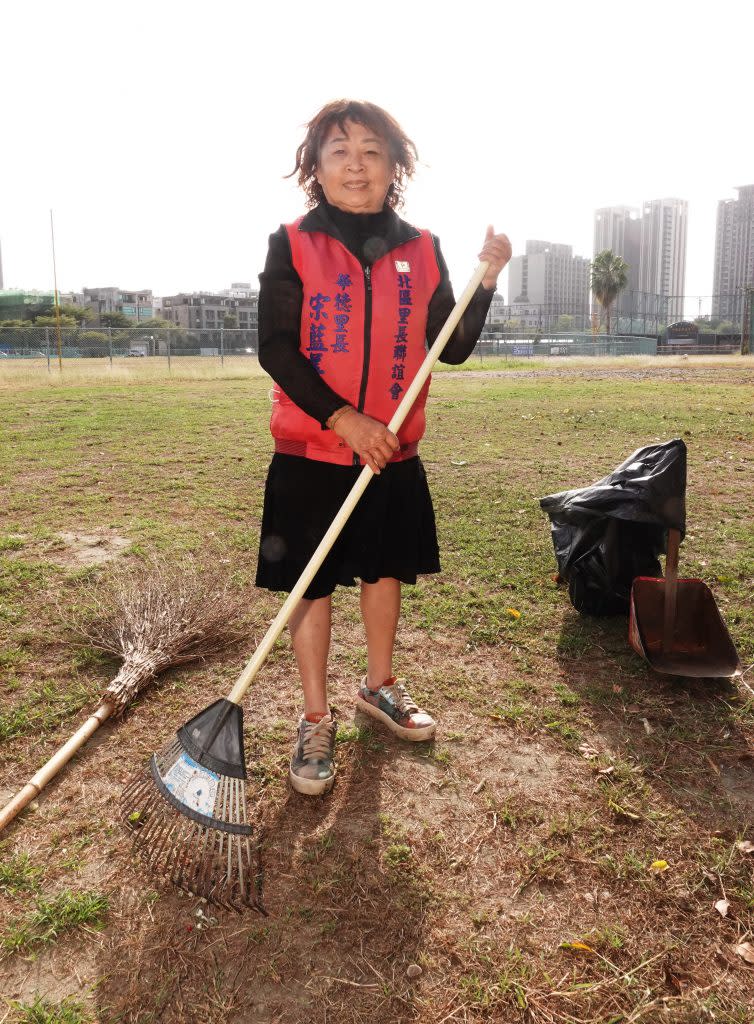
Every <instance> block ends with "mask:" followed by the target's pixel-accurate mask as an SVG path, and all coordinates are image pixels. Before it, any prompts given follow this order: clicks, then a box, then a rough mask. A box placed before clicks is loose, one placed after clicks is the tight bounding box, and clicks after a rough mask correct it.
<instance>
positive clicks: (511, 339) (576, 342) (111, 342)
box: [0, 321, 740, 365]
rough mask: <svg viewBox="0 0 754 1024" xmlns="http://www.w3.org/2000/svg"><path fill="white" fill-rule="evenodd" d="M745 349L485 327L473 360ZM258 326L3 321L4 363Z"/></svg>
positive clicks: (226, 335) (102, 354)
mask: <svg viewBox="0 0 754 1024" xmlns="http://www.w3.org/2000/svg"><path fill="white" fill-rule="evenodd" d="M739 350H740V340H739V339H738V338H735V339H731V338H725V337H722V336H721V337H719V338H712V337H708V336H705V335H700V336H699V339H698V341H687V340H679V341H668V340H667V339H663V338H662V337H660V338H652V337H649V338H646V337H641V336H636V335H634V336H630V335H629V336H627V335H620V334H610V335H606V334H592V333H590V332H586V331H584V332H578V333H575V332H574V333H568V334H565V333H561V334H558V333H549V334H547V335H540V334H539V333H538V332H537V331H534V330H531V331H529V332H526V330H525V329H523V330H522V329H519V330H517V331H513V332H509V333H504V332H496V331H493V330H490V328H489V325H487V327H486V328H485V330H484V332H483V334H482V338H481V339H480V341H479V342H478V343H477V345H476V347H475V349H474V352H473V355H472V357H471V358H472V359H478V360H480V361H481V362H484V360H485V359H490V358H495V359H504V360H509V359H510V360H513V359H542V358H550V357H563V356H598V357H599V356H602V357H605V356H607V357H615V356H663V355H679V354H685V355H686V354H696V355H714V354H719V355H726V354H730V353H733V352H738V351H739ZM256 354H257V332H256V330H239V329H227V330H215V331H206V330H205V331H191V330H184V329H181V328H170V329H168V328H165V329H156V330H155V329H152V330H149V331H144V330H139V328H116V327H113V328H103V329H101V330H91V329H87V328H78V329H73V328H64V329H62V330H61V331H60V335H59V337H58V332H57V330H56V329H55V328H54V327H15V326H14V327H3V325H2V321H0V364H2V362H3V361H4V360H8V359H37V360H45V361H46V362H47V364H48V365H50V364H51V363H53V362H56V361H57V360H58V356H59V355H60V357H61V358H62V359H66V360H67V359H103V360H109V361H110V362H111V363H112V361H113V360H114V359H118V360H120V359H123V358H133V359H153V360H154V359H161V360H167V362H168V364H169V363H170V362H171V360H173V359H180V358H182V357H186V356H193V357H204V358H213V359H216V360H218V361H219V362H220V363H223V362H224V360H225V359H226V358H229V357H246V356H256Z"/></svg>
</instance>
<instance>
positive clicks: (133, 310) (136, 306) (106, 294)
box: [84, 288, 154, 325]
mask: <svg viewBox="0 0 754 1024" xmlns="http://www.w3.org/2000/svg"><path fill="white" fill-rule="evenodd" d="M84 301H85V303H86V305H87V306H89V308H90V309H91V310H92V312H93V313H94V317H95V320H94V322H95V323H97V322H98V321H99V318H100V316H102V314H103V313H123V315H124V316H127V317H128V318H129V320H133V321H134V323H135V324H137V325H138V324H139V323H140V322H141V321H142V320H151V319H152V317H153V316H154V303H153V299H152V292H151V291H149V290H148V289H145V290H143V291H124V290H123V289H122V288H84Z"/></svg>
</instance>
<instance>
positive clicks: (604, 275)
mask: <svg viewBox="0 0 754 1024" xmlns="http://www.w3.org/2000/svg"><path fill="white" fill-rule="evenodd" d="M627 284H628V264H627V263H626V261H625V260H624V259H622V257H620V256H616V255H615V253H614V252H611V250H610V249H603V250H602V252H598V253H597V255H596V256H595V257H594V260H593V261H592V294H593V295H594V297H595V299H596V300H597V302H599V304H600V305H601V306H602V308H603V310H604V311H605V318H606V320H607V333H608V334H609V333H610V307H611V305H612V304H613V302H614V301H615V300H616V298H617V297H618V295H619V294H620V292H621V291H622V290H623V289H624V288H625V287H626V285H627Z"/></svg>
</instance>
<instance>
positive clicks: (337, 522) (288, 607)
mask: <svg viewBox="0 0 754 1024" xmlns="http://www.w3.org/2000/svg"><path fill="white" fill-rule="evenodd" d="M488 267H489V263H487V262H486V261H485V260H483V261H482V262H481V263H480V264H479V265H478V267H477V268H476V270H475V271H474V273H473V274H472V275H471V280H470V281H469V283H468V284H467V285H466V288H465V290H464V292H463V294H462V295H461V297H460V298H459V299H458V301H457V302H456V304H455V306H454V307H453V311H452V312H451V314H450V316H449V317H448V319H447V320H446V322H445V325H444V326H443V328H442V330H441V331H440V333H439V334H438V335H437V340H436V341H435V343H434V345H432V347H431V348H430V350H429V351H428V352H427V355H426V356H425V358H424V362H423V363H422V365H421V366H420V367H419V371H418V373H417V374H416V377H414V379H413V381H412V382H411V385H410V386H409V388H408V391H406V393H405V395H404V396H403V398H402V399H401V402H400V404H399V405H398V408H397V409H396V410H395V413H394V414H393V418H392V419H391V420H390V422H389V423H388V425H387V427H388V430H390V431H392V432H393V433H394V434H397V433H398V430H399V429H400V427H401V425H402V423H403V421H404V420H405V419H406V417H407V416H408V414H409V412H410V410H411V406H412V405H413V404H414V402H415V401H416V398H417V396H418V394H419V392H420V391H421V389H422V388H423V387H424V384H425V383H426V381H427V378H428V377H429V375H430V373H431V372H432V367H433V366H434V365H435V363H436V362H437V360H438V359H439V357H440V354H441V352H442V350H443V349H444V348H445V346H446V345H447V343H448V339H449V338H450V336H451V334H452V333H453V331H454V330H455V328H456V326H457V324H458V321H459V320H460V319H461V317H462V316H463V313H464V310H465V309H466V307H467V306H468V304H469V302H470V301H471V297H472V295H473V294H474V292H475V291H476V290H477V288H478V286H479V285H480V284H481V282H482V278H483V277H484V275H485V274H486V273H487V269H488ZM373 476H374V474H373V472H372V470H371V469H370V468H369V466H364V468H363V469H362V471H361V473H360V474H359V476H358V478H357V479H356V483H355V484H354V485H353V487H352V488H351V490H350V492H349V494H348V497H347V498H346V500H345V501H344V502H343V504H342V506H341V508H340V511H339V512H338V514H337V515H336V516H335V519H334V520H333V522H332V525H331V526H330V528H329V529H328V531H327V533H326V534H325V535H324V537H323V538H322V540H321V541H320V542H319V546H318V548H317V550H316V551H315V552H314V554H313V555H312V557H311V558H310V560H309V564H308V565H307V566H306V568H305V569H304V571H303V572H302V573H301V576H300V578H299V580H298V582H297V583H296V585H295V586H294V588H293V590H292V591H291V592H290V594H289V595H288V597H287V598H286V601H285V603H284V604H283V606H282V608H281V609H280V611H279V612H278V613H277V615H276V616H275V618H274V619H273V621H272V623H271V625H270V628H269V629H268V630H267V632H266V634H265V636H264V638H263V640H262V642H261V643H260V645H259V647H257V649H256V651H255V652H254V654H253V655H252V657H251V658H250V659H249V661H248V662H247V663H246V667H245V668H244V669H243V671H242V672H241V675H240V676H239V677H238V679H237V680H236V683H235V685H234V686H233V689H232V690H231V691H230V693H229V694H228V700H229V701H231V702H232V703H233V704H240V703H241V700H242V699H243V696H244V694H245V693H246V691H247V690H248V688H249V687H250V686H251V684H252V682H253V681H254V677H255V676H256V674H257V672H258V671H259V669H260V668H261V667H262V665H263V664H264V662H265V660H266V658H267V655H268V654H269V653H270V651H271V650H272V648H273V646H274V644H275V641H276V640H277V638H278V637H279V636H280V634H281V633H282V632H283V629H284V628H285V626H286V625H287V623H288V620H289V619H290V617H291V615H292V614H293V612H294V610H295V608H296V605H297V604H298V603H299V601H300V600H301V598H302V597H303V595H304V592H305V590H306V588H307V587H308V586H309V584H310V583H311V581H312V580H313V579H314V577H315V575H316V573H317V570H318V569H319V567H320V566H321V565H322V563H323V562H324V560H325V558H326V557H327V555H328V554H329V552H330V549H331V548H332V546H333V544H334V543H335V541H336V540H337V539H338V536H339V535H340V532H341V530H342V529H343V527H344V526H345V524H346V521H347V520H348V517H349V516H350V515H351V513H352V512H353V510H354V508H355V507H356V504H357V502H358V500H359V498H360V497H361V495H362V494H363V493H364V491H365V490H366V487H367V484H368V483H369V481H370V480H371V479H372V477H373Z"/></svg>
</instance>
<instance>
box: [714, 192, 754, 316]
mask: <svg viewBox="0 0 754 1024" xmlns="http://www.w3.org/2000/svg"><path fill="white" fill-rule="evenodd" d="M736 192H738V199H721V200H720V202H719V203H718V204H717V231H716V233H715V280H714V283H713V286H712V293H713V297H712V315H713V316H714V317H723V318H724V319H726V320H732V321H733V322H734V323H736V324H737V323H738V321H739V320H740V317H741V314H742V311H743V308H744V305H743V293H744V289H745V288H746V287H747V286H748V287H751V286H754V185H743V186H742V187H740V188H737V189H736Z"/></svg>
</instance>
